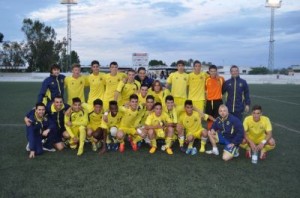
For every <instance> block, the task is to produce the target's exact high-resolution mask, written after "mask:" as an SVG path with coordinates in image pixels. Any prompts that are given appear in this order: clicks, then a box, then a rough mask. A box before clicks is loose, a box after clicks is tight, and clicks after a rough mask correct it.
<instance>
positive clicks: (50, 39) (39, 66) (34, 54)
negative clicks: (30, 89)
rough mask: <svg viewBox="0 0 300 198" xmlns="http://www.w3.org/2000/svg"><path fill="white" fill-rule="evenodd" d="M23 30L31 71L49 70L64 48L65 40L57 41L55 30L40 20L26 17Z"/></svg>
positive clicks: (26, 56)
mask: <svg viewBox="0 0 300 198" xmlns="http://www.w3.org/2000/svg"><path fill="white" fill-rule="evenodd" d="M22 31H23V32H24V33H25V37H26V40H27V43H26V48H27V54H26V55H25V58H26V60H27V62H28V64H29V68H28V69H29V71H41V72H45V71H48V70H49V69H48V68H49V66H50V65H51V64H52V63H57V62H58V61H59V59H60V53H61V51H62V48H63V42H60V41H56V33H55V30H54V29H53V28H52V27H50V26H46V25H45V24H44V23H41V22H40V21H38V20H37V21H32V20H31V19H24V20H23V26H22Z"/></svg>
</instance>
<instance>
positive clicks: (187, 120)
mask: <svg viewBox="0 0 300 198" xmlns="http://www.w3.org/2000/svg"><path fill="white" fill-rule="evenodd" d="M184 108H185V113H183V114H181V116H180V118H179V123H180V124H181V125H182V126H183V127H182V129H185V131H186V142H187V143H188V149H187V150H186V154H191V155H195V154H196V153H197V149H196V148H195V147H193V144H194V140H195V139H201V147H200V150H199V152H201V153H203V152H205V145H206V141H207V130H206V129H204V128H202V124H201V119H204V120H207V119H208V118H209V116H208V115H207V114H203V113H202V112H200V113H201V114H200V113H199V112H196V111H193V102H192V101H191V100H186V101H185V103H184Z"/></svg>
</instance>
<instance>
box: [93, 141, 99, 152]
mask: <svg viewBox="0 0 300 198" xmlns="http://www.w3.org/2000/svg"><path fill="white" fill-rule="evenodd" d="M97 149H98V148H97V145H96V143H95V142H92V150H93V151H97Z"/></svg>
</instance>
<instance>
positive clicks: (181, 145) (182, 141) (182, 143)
mask: <svg viewBox="0 0 300 198" xmlns="http://www.w3.org/2000/svg"><path fill="white" fill-rule="evenodd" d="M178 139H179V140H178V141H179V146H180V147H183V145H184V137H183V136H181V137H179V138H178Z"/></svg>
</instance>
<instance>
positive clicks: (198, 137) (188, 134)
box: [186, 129, 203, 140]
mask: <svg viewBox="0 0 300 198" xmlns="http://www.w3.org/2000/svg"><path fill="white" fill-rule="evenodd" d="M202 131H203V129H202V130H201V131H197V132H195V133H187V134H186V137H188V136H193V137H194V139H199V140H200V139H201V134H202Z"/></svg>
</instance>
